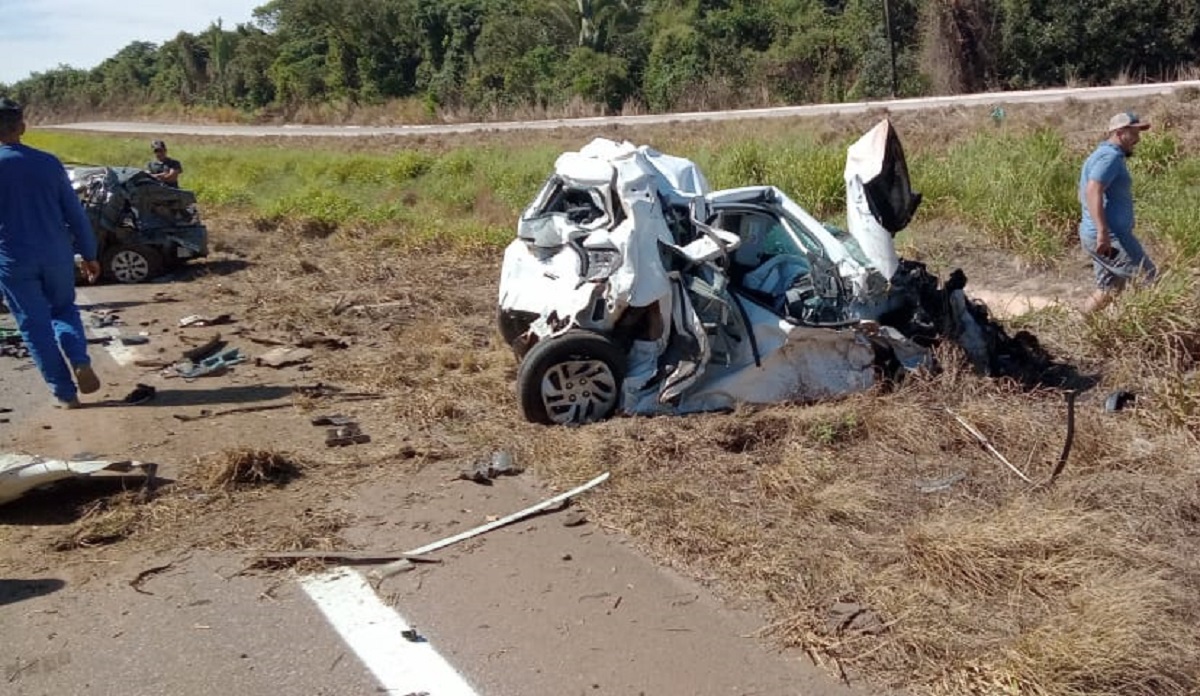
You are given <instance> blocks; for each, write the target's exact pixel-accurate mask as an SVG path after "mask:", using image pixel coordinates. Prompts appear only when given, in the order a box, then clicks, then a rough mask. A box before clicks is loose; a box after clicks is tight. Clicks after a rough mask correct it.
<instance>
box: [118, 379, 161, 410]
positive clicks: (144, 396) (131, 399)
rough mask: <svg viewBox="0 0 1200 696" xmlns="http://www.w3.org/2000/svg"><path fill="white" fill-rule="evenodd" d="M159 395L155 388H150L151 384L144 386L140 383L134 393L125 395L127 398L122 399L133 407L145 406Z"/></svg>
mask: <svg viewBox="0 0 1200 696" xmlns="http://www.w3.org/2000/svg"><path fill="white" fill-rule="evenodd" d="M157 393H158V392H157V390H156V389H155V388H154V387H152V386H150V385H149V384H142V383H140V382H139V383H138V385H137V386H136V387H134V390H133V391H131V392H129V393H128V394H126V395H125V398H124V399H122V401H124V402H125V403H127V404H129V405H131V406H133V405H137V404H144V403H146V402H147V401H150V400H151V399H153V398H154V396H155V394H157Z"/></svg>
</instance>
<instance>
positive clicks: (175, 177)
mask: <svg viewBox="0 0 1200 696" xmlns="http://www.w3.org/2000/svg"><path fill="white" fill-rule="evenodd" d="M150 150H151V151H153V152H154V159H152V160H150V162H149V163H148V164H147V165H146V171H148V172H150V176H152V177H154V178H155V179H158V180H159V181H160V182H162V183H164V184H166V185H167V186H170V187H171V188H179V175H180V174H182V173H183V165H182V164H180V163H179V160H177V159H172V158H171V157H167V144H166V143H164V142H163V141H161V140H155V141H154V142H152V143H150Z"/></svg>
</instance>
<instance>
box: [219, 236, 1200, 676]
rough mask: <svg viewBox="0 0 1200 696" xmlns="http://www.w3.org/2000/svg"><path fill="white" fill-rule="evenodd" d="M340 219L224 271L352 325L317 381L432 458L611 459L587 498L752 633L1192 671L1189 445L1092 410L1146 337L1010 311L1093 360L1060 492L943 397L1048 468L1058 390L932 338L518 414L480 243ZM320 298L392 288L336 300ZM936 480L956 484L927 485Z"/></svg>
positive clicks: (929, 672)
mask: <svg viewBox="0 0 1200 696" xmlns="http://www.w3.org/2000/svg"><path fill="white" fill-rule="evenodd" d="M342 236H343V233H342V232H339V233H338V234H335V235H333V236H332V237H330V238H329V239H327V240H320V241H315V242H311V244H312V245H313V246H311V247H305V248H304V251H303V252H301V253H303V255H304V257H305V258H309V259H312V258H319V259H320V265H321V272H320V273H319V274H309V275H304V276H300V277H297V276H295V275H294V274H292V273H284V272H274V271H271V270H269V269H267V268H263V269H258V268H254V269H251V270H248V271H247V272H245V273H243V274H241V275H239V276H238V277H237V278H236V279H232V280H229V279H227V280H226V281H225V282H226V283H227V284H228V283H232V284H233V287H235V288H237V290H238V293H239V296H240V297H243V298H247V297H254V298H255V301H254V303H253V306H252V307H250V308H248V311H250V315H249V316H250V317H251V318H253V319H256V320H258V321H260V322H262V323H266V324H268V325H273V326H277V327H286V326H289V325H294V324H303V325H305V326H306V327H308V328H309V329H310V330H329V331H336V332H341V333H351V334H357V335H358V336H359V337H361V338H362V342H361V343H360V345H358V346H356V348H355V349H353V350H351V351H350V352H349V353H348V354H346V355H342V356H340V358H339V360H338V361H336V363H330V364H323V365H322V366H321V367H320V369H321V371H322V372H321V375H320V376H321V378H322V379H326V380H329V381H332V382H335V383H341V384H348V385H352V386H354V387H359V388H367V389H371V390H379V391H383V392H385V393H388V394H391V395H392V398H391V399H390V401H389V402H388V404H387V408H388V410H389V412H390V413H391V414H392V415H393V416H394V417H395V419H396V423H397V426H396V427H397V430H396V437H400V434H401V433H403V436H404V437H405V438H409V439H410V441H417V440H420V441H422V442H424V443H426V445H428V448H427V449H425V450H423V452H424V453H425V454H429V453H435V452H440V454H437V455H433V456H429V457H428V458H424V459H423V460H422V461H425V462H427V463H429V464H431V465H434V466H437V465H438V464H437V460H438V459H441V458H445V457H451V458H453V456H454V454H455V453H456V452H457V453H459V454H464V453H469V452H477V451H479V450H480V449H484V448H486V449H489V450H491V449H501V448H502V449H506V450H508V451H511V452H513V453H514V455H515V456H516V457H517V459H518V460H519V461H522V462H528V463H530V465H531V466H532V467H533V468H534V470H535V471H536V472H537V473H538V474H539V475H541V476H542V477H544V478H546V479H548V480H550V481H552V482H553V483H554V484H556V485H558V486H567V485H570V484H576V483H579V482H580V481H582V480H586V479H587V478H590V477H592V476H594V475H595V474H596V473H598V472H600V471H605V470H608V471H612V472H613V478H612V480H611V481H610V482H609V484H606V486H605V487H603V488H601V489H598V490H597V491H596V492H595V493H594V494H593V495H590V496H589V497H588V499H587V500H586V501H584V502H585V504H587V505H590V506H591V507H592V508H593V510H592V512H593V513H594V514H595V516H596V518H597V519H598V520H599V521H600V522H601V523H602V524H603V525H605V526H606V527H608V528H611V529H616V530H621V531H622V532H624V533H626V534H628V535H629V536H630V537H631V538H633V539H634V540H635V541H636V543H638V544H639V545H640V546H641V547H642V548H643V549H645V550H646V551H647V552H649V553H650V554H652V555H653V556H654V557H655V558H657V559H659V560H660V561H661V562H663V563H664V564H667V565H670V566H672V567H675V568H678V569H680V570H682V571H684V572H687V573H689V574H691V575H693V576H694V577H697V578H700V579H701V580H702V581H705V582H707V583H708V584H710V585H711V586H712V587H713V588H714V589H716V590H717V591H718V592H720V593H722V594H724V595H726V596H729V597H732V598H739V599H750V600H755V601H762V602H763V603H764V605H765V606H766V607H768V611H769V613H770V614H771V616H772V621H771V624H770V626H769V627H768V629H767V631H766V634H767V635H769V636H772V637H773V638H774V639H775V640H779V641H781V642H782V643H784V644H787V645H793V646H800V647H803V648H805V649H807V650H808V651H809V652H810V654H811V655H813V656H814V657H815V658H816V659H818V660H819V661H822V662H823V663H825V664H827V665H829V666H830V668H831V669H841V670H845V671H846V672H847V673H849V674H855V675H860V676H863V677H865V678H867V679H869V680H871V681H873V682H875V683H879V684H886V685H891V686H903V687H905V688H907V689H909V690H910V691H912V692H927V693H944V694H962V693H973V694H1072V695H1073V694H1081V695H1082V694H1186V693H1191V692H1193V690H1194V689H1195V688H1197V686H1200V628H1198V627H1200V607H1197V605H1196V602H1195V601H1194V599H1193V598H1194V597H1195V596H1196V593H1197V592H1198V591H1200V565H1198V563H1197V562H1196V561H1195V560H1193V559H1196V558H1200V543H1198V542H1197V541H1196V540H1195V535H1194V533H1192V531H1191V530H1192V529H1193V528H1194V525H1195V523H1196V521H1197V520H1200V475H1198V474H1197V473H1196V472H1197V471H1198V468H1197V466H1196V454H1195V452H1196V450H1195V446H1194V443H1193V441H1192V439H1191V437H1190V436H1189V435H1188V434H1187V432H1186V431H1184V430H1179V429H1176V428H1173V427H1167V426H1166V424H1165V421H1164V420H1162V415H1161V413H1159V412H1158V410H1157V409H1153V408H1139V409H1137V410H1135V411H1133V412H1126V413H1120V414H1107V413H1104V412H1103V410H1102V409H1101V408H1100V405H1101V403H1102V401H1103V394H1104V390H1105V389H1107V388H1108V387H1110V386H1112V387H1115V386H1118V385H1119V386H1128V387H1132V388H1135V389H1137V390H1145V391H1147V392H1149V395H1148V396H1147V397H1146V398H1147V402H1149V401H1153V400H1155V399H1160V398H1161V397H1159V396H1158V395H1157V392H1154V391H1153V390H1154V389H1156V388H1157V387H1156V386H1155V385H1156V384H1158V382H1156V381H1155V376H1156V374H1157V373H1155V371H1154V368H1152V365H1158V364H1160V363H1159V362H1156V361H1157V360H1159V359H1160V358H1161V355H1159V354H1156V353H1154V352H1153V351H1150V352H1144V351H1143V350H1142V349H1140V348H1139V349H1138V350H1137V351H1135V352H1134V355H1133V356H1132V357H1131V358H1130V360H1129V361H1128V362H1120V361H1118V362H1113V360H1112V358H1111V356H1108V357H1106V354H1105V353H1104V352H1103V351H1102V350H1100V348H1099V347H1098V345H1097V344H1096V343H1095V342H1092V341H1090V340H1089V339H1088V333H1087V330H1086V326H1085V325H1084V323H1083V321H1082V320H1081V319H1079V318H1078V317H1073V316H1070V315H1062V314H1057V315H1051V314H1046V315H1044V316H1042V317H1041V318H1039V317H1037V316H1033V317H1030V318H1028V319H1027V320H1026V324H1028V325H1029V326H1030V327H1031V328H1035V329H1036V330H1038V332H1039V333H1040V335H1041V337H1042V338H1043V339H1044V340H1045V341H1046V342H1047V343H1048V344H1049V345H1050V346H1051V348H1052V349H1054V350H1056V351H1059V352H1063V353H1066V352H1070V354H1074V355H1079V356H1080V358H1081V360H1082V363H1081V364H1082V365H1083V366H1084V367H1086V366H1087V365H1092V364H1094V365H1105V366H1108V367H1110V368H1111V370H1112V372H1111V373H1105V377H1104V381H1102V382H1101V384H1100V386H1099V387H1097V388H1096V389H1095V390H1093V391H1092V392H1089V393H1087V394H1084V395H1083V396H1082V397H1081V399H1080V402H1079V408H1078V414H1077V416H1078V418H1077V430H1076V438H1075V443H1074V449H1073V452H1072V455H1071V459H1070V462H1069V464H1068V466H1067V469H1066V471H1065V473H1064V474H1063V476H1062V477H1061V478H1060V479H1059V480H1058V482H1057V483H1056V484H1055V485H1053V486H1046V485H1037V486H1029V485H1028V484H1025V483H1023V482H1022V481H1020V480H1019V479H1018V478H1017V477H1016V476H1015V475H1013V474H1012V473H1011V472H1010V471H1009V470H1008V469H1007V468H1005V467H1004V466H1003V465H1002V464H1001V463H1000V462H999V461H997V460H996V459H995V458H994V457H993V456H992V455H991V454H989V453H988V452H986V451H985V450H983V449H982V448H981V447H980V446H979V444H978V443H977V442H976V441H975V439H974V438H972V437H971V436H970V435H969V434H968V433H966V432H965V431H964V430H963V429H962V428H961V427H960V426H959V424H958V423H956V422H955V421H954V420H953V418H952V417H951V416H950V415H948V414H947V413H946V411H945V408H946V407H951V408H953V409H954V410H955V412H957V413H959V414H961V415H962V416H963V417H965V418H966V419H967V420H968V421H970V422H971V423H973V424H974V425H975V426H976V427H978V428H979V429H980V430H981V431H982V432H984V434H985V435H986V436H987V437H988V438H989V440H990V441H991V442H992V443H993V444H994V445H995V446H996V448H997V449H998V450H999V451H1001V452H1003V453H1004V454H1006V455H1007V457H1008V458H1009V459H1010V460H1011V461H1013V462H1014V463H1015V464H1016V465H1017V466H1019V467H1021V468H1022V469H1023V470H1024V471H1025V472H1026V473H1028V474H1029V475H1030V477H1031V478H1033V479H1034V480H1035V481H1037V482H1039V483H1044V482H1045V480H1046V479H1047V477H1048V476H1049V474H1050V472H1051V470H1052V469H1053V467H1054V464H1055V462H1056V461H1057V458H1058V456H1059V453H1060V451H1061V448H1062V444H1063V437H1064V431H1065V417H1066V411H1065V404H1064V399H1063V395H1062V393H1060V392H1058V391H1054V390H1042V391H1033V392H1029V391H1023V390H1021V389H1020V388H1018V387H1017V386H1016V385H1013V384H1009V383H1006V382H1002V381H994V380H987V379H982V378H979V377H976V376H975V375H973V374H971V373H969V372H968V371H966V370H965V369H962V368H961V367H960V366H959V363H957V362H956V360H955V356H954V355H953V353H952V352H949V351H947V352H945V354H944V355H943V356H942V357H943V360H944V362H945V363H946V364H947V365H948V366H949V369H947V370H946V371H944V372H943V373H942V374H940V375H937V376H926V377H923V378H918V379H911V380H909V381H908V382H906V383H904V384H902V385H900V386H899V387H898V388H896V389H894V390H891V391H890V392H888V391H879V392H877V393H871V394H865V395H859V396H855V397H852V398H848V399H845V400H843V401H840V402H836V403H828V404H820V405H816V406H811V407H797V406H774V407H767V408H743V409H739V410H737V411H736V412H734V413H730V414H705V415H697V416H689V417H682V418H618V419H615V420H612V421H609V422H606V423H601V424H598V425H595V426H589V427H587V428H580V429H554V428H543V427H537V426H531V425H528V424H525V423H523V422H521V421H520V419H519V417H518V416H517V414H516V409H515V404H514V399H513V397H512V380H513V377H514V370H515V364H514V361H513V358H512V356H511V354H510V353H509V352H508V350H507V348H506V347H505V346H503V344H502V342H501V341H500V340H499V338H498V336H496V335H495V334H494V329H493V328H492V323H491V322H492V319H491V317H492V306H493V302H494V297H493V291H492V287H493V284H492V283H491V282H490V281H489V282H486V283H485V282H478V283H476V282H471V283H467V282H463V278H464V277H469V278H480V279H482V278H484V277H487V278H494V277H496V274H497V273H498V259H495V258H490V257H485V258H479V257H474V256H466V257H464V256H461V255H454V254H450V253H446V252H442V251H438V250H436V249H435V250H426V251H423V252H416V253H414V255H412V256H411V257H407V258H393V259H391V260H390V262H389V263H387V264H380V263H379V262H378V260H377V258H376V257H374V256H373V255H372V253H371V252H370V251H368V250H366V249H364V248H363V245H361V244H357V243H355V244H351V243H350V242H349V240H348V239H342V238H341V237H342ZM295 241H296V239H295V238H294V237H287V236H286V235H282V236H280V237H277V238H270V239H260V240H259V241H258V242H257V244H258V246H257V247H256V253H258V254H259V256H260V257H262V258H267V257H270V256H274V255H276V254H278V255H279V256H280V258H281V260H280V261H279V264H282V266H283V267H287V264H294V263H297V261H296V258H297V256H295V255H292V253H293V252H289V251H288V248H289V246H291V245H293V244H294V243H295ZM468 269H469V270H468ZM274 273H278V275H274ZM333 278H336V279H338V282H337V283H336V286H335V284H334V283H333V281H332V280H331V279H333ZM338 296H346V297H350V298H352V299H353V300H354V302H358V303H363V302H386V301H391V302H397V304H395V305H392V306H389V307H387V308H382V309H380V310H378V311H377V312H375V313H371V314H367V313H351V312H342V313H340V314H335V313H334V312H333V311H332V308H333V306H334V305H335V304H336V299H335V297H338ZM406 298H407V299H408V300H410V301H407V302H406V301H402V300H405V299H406ZM343 304H344V303H343ZM1129 311H1132V310H1129ZM1137 345H1143V344H1137ZM1145 345H1147V346H1153V345H1157V344H1155V343H1154V342H1153V341H1151V342H1149V343H1147V344H1145ZM1147 350H1149V349H1148V348H1147ZM1156 356H1158V357H1156ZM1139 364H1140V365H1141V366H1142V367H1141V368H1138V365H1139ZM1084 371H1085V372H1086V370H1084ZM1107 380H1113V381H1112V382H1109V381H1107ZM1176 382H1178V380H1176ZM1188 393H1194V392H1191V391H1189V392H1188ZM1174 403H1181V402H1178V401H1176V402H1174ZM425 454H422V455H421V456H422V457H424V456H425ZM938 481H941V482H943V483H945V482H946V481H954V482H953V483H950V484H949V485H948V487H946V488H945V489H944V490H938V491H936V492H923V490H926V489H928V486H929V484H930V483H931V482H932V483H936V482H938ZM935 487H936V486H935ZM318 528H320V525H318ZM297 543H298V544H301V545H303V544H308V545H310V546H314V545H315V547H317V548H320V547H321V544H322V543H323V542H322V541H321V538H320V535H319V534H318V535H316V536H313V535H309V536H308V537H306V538H304V539H303V540H301V541H299V542H297ZM284 545H285V546H286V545H287V544H286V543H285V544H284ZM836 602H855V603H858V604H861V605H863V606H865V607H869V608H870V609H871V610H872V611H873V612H875V613H876V614H877V615H878V616H879V618H880V620H881V621H882V622H883V624H884V625H885V626H886V629H885V630H884V631H883V632H881V633H876V632H865V633H864V632H859V631H853V630H849V631H848V630H836V629H831V627H830V625H829V616H828V612H829V608H830V607H831V606H832V605H833V604H834V603H836Z"/></svg>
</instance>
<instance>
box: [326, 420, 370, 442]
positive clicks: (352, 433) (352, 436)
mask: <svg viewBox="0 0 1200 696" xmlns="http://www.w3.org/2000/svg"><path fill="white" fill-rule="evenodd" d="M370 441H371V436H370V435H367V434H366V433H364V432H363V431H362V428H361V427H360V426H359V425H358V423H348V424H346V425H343V426H340V427H337V428H330V429H329V430H327V431H325V446H326V447H345V446H347V445H362V444H366V443H368V442H370Z"/></svg>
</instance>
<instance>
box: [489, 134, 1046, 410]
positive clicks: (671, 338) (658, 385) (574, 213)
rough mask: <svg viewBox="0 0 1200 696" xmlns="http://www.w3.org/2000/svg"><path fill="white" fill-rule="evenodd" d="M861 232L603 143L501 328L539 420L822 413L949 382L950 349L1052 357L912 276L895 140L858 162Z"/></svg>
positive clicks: (563, 193) (565, 165)
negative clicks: (899, 389) (866, 395)
mask: <svg viewBox="0 0 1200 696" xmlns="http://www.w3.org/2000/svg"><path fill="white" fill-rule="evenodd" d="M845 184H846V194H847V209H846V212H847V228H848V229H847V230H840V229H838V228H836V227H833V226H829V225H824V224H822V223H820V222H818V221H817V220H816V219H814V218H813V217H812V216H811V215H810V214H809V213H807V212H806V211H805V210H804V209H803V208H801V207H800V206H799V205H797V204H796V203H795V202H794V201H792V200H791V199H790V198H789V197H788V196H787V195H786V194H785V193H783V192H782V191H780V190H779V189H777V188H775V187H772V186H750V187H745V188H736V189H730V190H723V191H710V190H709V189H708V184H707V182H706V181H705V179H704V176H703V174H702V173H701V172H700V170H699V169H698V168H697V167H696V165H695V164H694V163H692V162H690V161H688V160H686V159H682V158H679V157H674V156H670V155H666V154H663V153H659V152H656V151H655V150H653V149H650V148H648V147H634V146H633V145H631V144H629V143H616V142H613V141H610V140H606V139H597V140H594V141H593V142H591V143H590V144H589V145H587V146H586V147H584V148H583V149H581V150H580V151H579V152H568V153H564V154H563V155H561V156H560V157H559V158H558V160H557V162H556V163H555V170H554V173H553V175H552V176H551V177H550V178H549V180H548V181H547V182H546V184H545V185H544V186H543V188H542V189H541V191H540V192H539V193H538V194H537V196H536V198H535V199H534V201H533V202H532V203H531V204H530V206H529V207H528V208H527V209H526V210H525V212H524V213H523V214H522V216H521V219H520V221H519V223H518V227H517V238H516V239H515V240H513V241H512V242H511V243H510V244H509V246H508V247H507V249H506V250H505V254H504V262H503V266H502V269H501V277H500V287H499V315H498V321H499V328H500V332H501V334H502V335H503V337H504V339H505V340H506V341H507V342H508V344H509V345H510V346H511V347H512V349H513V351H514V352H515V354H516V355H517V358H518V361H519V363H520V366H519V370H518V375H517V394H518V399H519V402H520V408H521V411H522V413H523V415H524V416H525V418H526V419H528V420H530V421H534V422H541V423H553V424H581V423H588V422H592V421H596V420H600V419H604V418H607V417H609V416H611V415H612V414H614V413H616V412H618V411H621V412H624V413H628V414H657V413H688V412H696V411H708V410H719V409H728V408H731V407H733V406H735V405H736V404H738V403H751V404H764V403H779V402H790V401H799V402H807V401H812V400H816V399H821V398H827V397H831V396H837V395H843V394H847V393H851V392H855V391H860V390H865V389H867V388H870V387H871V386H872V385H874V384H875V383H877V382H878V381H879V380H880V379H881V378H883V379H888V378H894V377H897V376H899V375H900V374H902V373H903V372H905V371H908V370H916V369H920V368H922V367H933V365H932V362H933V357H932V351H931V348H932V347H933V346H934V345H936V344H937V343H938V342H939V341H942V340H947V339H948V340H952V341H954V342H956V343H958V344H959V345H960V346H962V348H963V349H964V350H965V353H966V354H967V356H969V358H970V360H971V362H972V363H973V364H974V366H975V367H976V368H977V369H979V370H980V371H984V372H990V373H997V372H1003V371H1005V370H1006V369H1007V368H1008V367H1011V366H1012V365H1013V364H1021V363H1022V362H1028V361H1030V360H1033V359H1034V358H1035V357H1038V358H1040V357H1041V356H1040V354H1039V355H1037V356H1035V355H1034V354H1035V353H1038V352H1039V351H1038V349H1037V346H1036V341H1035V340H1033V338H1032V336H1029V335H1027V334H1022V335H1019V337H1018V338H1019V339H1021V340H1014V339H1011V338H1009V337H1008V336H1007V335H1006V334H1005V333H1004V331H1003V329H1002V328H1001V327H1000V326H999V325H997V324H996V323H995V322H993V321H991V320H990V319H989V318H988V316H987V310H986V307H984V306H983V305H982V304H981V303H976V302H972V301H970V300H968V298H967V297H966V295H965V294H964V292H963V286H964V285H965V283H966V278H965V276H963V274H962V273H961V272H957V271H956V272H955V273H954V274H952V275H951V277H950V278H949V279H948V280H947V282H946V283H944V284H943V283H941V282H940V281H939V280H938V278H936V277H935V276H933V275H931V274H930V273H928V272H927V271H926V269H925V267H924V266H923V265H922V264H920V263H916V262H911V261H905V260H901V259H899V258H898V256H897V253H896V248H895V244H894V239H893V237H894V235H895V234H896V233H897V232H899V231H900V230H902V229H903V228H904V227H905V226H906V225H907V224H908V223H909V221H910V219H911V218H912V216H913V214H914V213H915V212H916V210H917V207H918V205H919V204H920V200H921V199H920V194H919V193H916V192H914V191H913V190H912V188H911V184H910V181H909V176H908V170H907V165H906V164H905V160H904V152H903V149H902V147H901V144H900V141H899V138H898V136H897V135H896V132H895V130H894V129H893V127H892V125H891V123H890V122H888V121H886V120H885V121H882V122H880V123H879V124H878V125H876V126H875V127H874V128H873V129H872V130H871V131H869V132H868V133H866V134H865V135H864V136H863V137H862V138H860V139H859V140H858V141H857V142H855V143H854V144H853V145H852V146H851V147H850V148H849V151H848V156H847V160H846V169H845Z"/></svg>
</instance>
